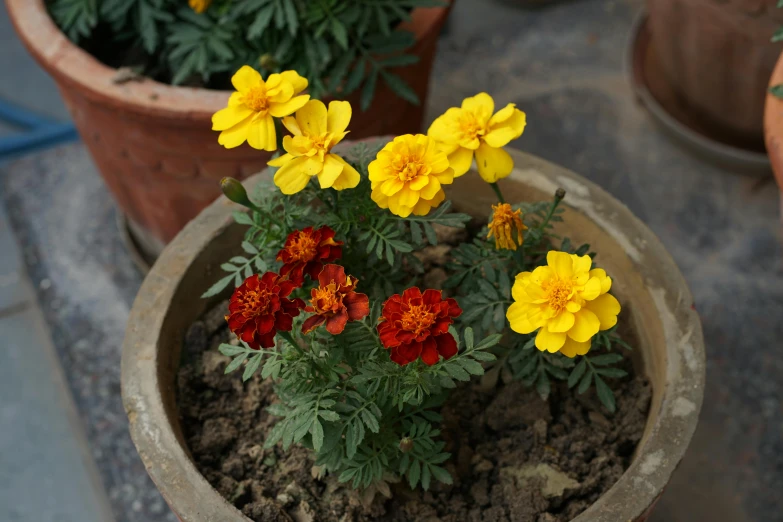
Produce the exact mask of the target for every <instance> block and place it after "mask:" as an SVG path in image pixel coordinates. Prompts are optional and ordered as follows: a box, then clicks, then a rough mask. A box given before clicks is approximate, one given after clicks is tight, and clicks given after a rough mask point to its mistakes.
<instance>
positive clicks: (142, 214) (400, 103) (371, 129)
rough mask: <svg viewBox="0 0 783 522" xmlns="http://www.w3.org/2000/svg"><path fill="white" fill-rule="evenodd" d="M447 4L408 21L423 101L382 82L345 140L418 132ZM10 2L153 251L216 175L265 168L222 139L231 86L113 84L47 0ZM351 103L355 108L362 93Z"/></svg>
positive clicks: (407, 71)
mask: <svg viewBox="0 0 783 522" xmlns="http://www.w3.org/2000/svg"><path fill="white" fill-rule="evenodd" d="M450 4H451V2H449V7H437V8H427V9H424V8H420V9H415V10H414V11H413V13H412V20H411V22H410V23H408V24H404V26H405V28H407V29H410V30H411V31H413V32H414V34H415V35H416V44H415V46H414V47H413V48H412V49H411V51H410V52H411V53H413V54H416V55H417V56H419V58H420V60H419V62H418V63H416V64H413V65H410V66H407V67H404V68H399V69H396V72H397V73H398V74H399V75H400V76H401V77H402V78H403V79H405V80H406V81H407V82H408V84H409V85H410V86H411V87H412V88H413V90H414V91H415V92H416V94H417V95H418V96H419V99H420V100H421V102H422V103H421V104H420V105H419V106H414V105H412V104H410V103H408V102H406V101H405V100H403V99H401V98H399V97H397V96H396V95H394V94H393V93H392V92H391V90H390V89H389V88H388V87H386V85H385V84H383V82H379V83H378V88H377V91H376V95H375V99H374V102H373V104H372V106H371V107H370V109H369V110H368V111H367V112H360V111H359V110H357V111H356V112H355V113H354V117H353V120H352V121H351V127H350V128H351V137H353V138H364V137H369V136H378V135H382V134H405V133H410V132H418V131H420V130H421V128H422V123H423V118H424V103H425V102H426V99H427V90H428V86H429V76H430V70H431V69H432V63H433V59H434V55H435V48H436V44H437V40H438V36H439V33H440V29H441V27H442V26H443V24H444V22H445V20H446V16H447V15H448V12H449V9H450ZM6 6H7V7H8V12H9V14H10V16H11V20H12V22H13V24H14V27H15V28H16V31H17V32H18V34H19V36H20V37H21V39H22V41H23V42H24V43H25V45H26V46H27V48H28V50H29V51H30V52H31V53H32V55H33V56H34V57H35V59H36V60H37V61H38V62H39V63H40V64H41V66H42V67H43V68H44V69H46V70H47V71H48V72H49V74H51V75H52V77H53V78H54V80H55V81H56V82H57V86H58V87H59V89H60V93H61V94H62V96H63V99H64V100H65V103H66V105H67V106H68V109H69V110H70V112H71V115H72V117H73V120H74V123H75V125H76V128H77V129H78V130H79V133H80V134H81V136H82V139H83V140H84V143H85V144H86V145H87V148H88V149H89V151H90V154H91V155H92V157H93V160H94V161H95V164H96V166H97V167H98V170H99V171H100V173H101V175H102V176H103V179H104V180H105V182H106V184H107V185H108V186H109V189H110V190H111V192H112V193H113V195H114V197H115V199H116V200H117V203H118V205H119V206H120V208H121V209H122V211H123V212H124V213H125V214H126V215H127V216H128V218H129V220H130V227H131V230H132V231H133V232H134V233H135V234H134V235H136V236H137V238H139V239H141V243H142V244H143V246H145V247H146V249H148V250H153V251H154V250H158V251H159V250H160V249H161V248H162V246H163V244H165V243H167V242H169V241H170V240H171V239H172V238H173V237H174V236H175V235H176V234H177V232H179V230H180V229H182V227H183V226H185V224H186V223H187V222H188V221H190V220H191V219H192V218H193V217H195V216H196V215H197V214H198V212H199V211H200V210H201V209H202V208H204V207H205V206H206V205H208V204H209V203H210V202H211V201H212V200H214V199H215V197H216V196H217V195H218V194H219V185H218V181H219V180H220V178H222V177H224V176H233V177H237V178H245V177H247V176H249V175H250V174H253V173H255V172H258V171H259V170H261V169H262V168H263V167H264V166H265V165H266V161H267V160H268V159H269V155H268V153H265V152H262V151H257V150H254V149H252V148H250V147H249V146H248V145H247V144H245V145H242V146H241V147H239V148H237V149H233V150H226V149H224V148H223V147H221V146H220V145H218V143H217V133H216V132H214V131H212V130H211V128H212V114H213V113H215V112H216V111H218V110H219V109H221V108H223V107H225V105H226V101H227V100H228V96H229V94H230V93H229V92H228V91H212V90H206V89H194V88H188V87H173V86H171V85H165V84H162V83H158V82H155V81H153V80H149V79H144V80H142V81H132V82H127V83H122V84H118V83H115V81H114V78H115V77H116V74H117V70H116V69H112V68H110V67H108V66H106V65H104V64H102V63H100V62H99V61H98V60H96V59H95V58H93V57H92V56H91V55H89V54H87V53H86V52H85V51H83V50H82V49H80V48H79V47H77V46H76V45H74V44H73V43H71V42H70V41H69V40H68V39H67V38H66V36H65V35H64V34H63V33H62V32H61V31H60V30H59V29H58V28H57V27H56V26H55V24H54V22H53V21H52V20H51V18H50V17H49V15H48V13H47V11H46V8H45V6H44V1H43V0H6ZM349 100H350V101H352V102H353V103H354V107H359V103H358V93H357V94H356V95H355V96H352V97H350V98H349ZM153 253H154V252H153Z"/></svg>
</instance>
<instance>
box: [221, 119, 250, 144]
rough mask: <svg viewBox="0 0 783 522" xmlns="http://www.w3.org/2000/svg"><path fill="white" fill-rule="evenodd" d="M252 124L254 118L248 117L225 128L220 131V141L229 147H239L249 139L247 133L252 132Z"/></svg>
mask: <svg viewBox="0 0 783 522" xmlns="http://www.w3.org/2000/svg"><path fill="white" fill-rule="evenodd" d="M251 125H253V120H252V118H248V119H246V120H245V121H243V122H242V123H239V124H237V125H234V126H233V127H231V128H230V129H226V130H224V131H223V132H221V133H220V136H218V143H219V144H221V145H223V146H224V147H225V148H227V149H233V148H234V147H239V146H240V145H242V144H243V143H244V142H245V141H246V140H247V134H248V132H250V127H251Z"/></svg>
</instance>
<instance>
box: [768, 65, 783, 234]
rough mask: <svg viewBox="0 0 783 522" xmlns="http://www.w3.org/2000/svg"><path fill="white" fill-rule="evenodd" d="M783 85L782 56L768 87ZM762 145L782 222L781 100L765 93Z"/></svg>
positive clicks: (782, 105) (782, 153) (782, 149)
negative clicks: (764, 146) (768, 163)
mask: <svg viewBox="0 0 783 522" xmlns="http://www.w3.org/2000/svg"><path fill="white" fill-rule="evenodd" d="M782 83H783V55H781V57H780V59H778V63H777V65H775V70H774V71H773V72H772V77H771V78H770V80H769V86H770V87H772V86H773V85H780V84H782ZM764 143H765V145H766V146H767V154H769V161H770V163H771V164H772V171H773V172H774V173H775V179H776V180H777V182H778V188H779V189H780V208H781V220H783V100H781V99H780V98H777V97H775V96H773V95H772V94H770V93H769V92H768V93H767V103H766V105H765V106H764Z"/></svg>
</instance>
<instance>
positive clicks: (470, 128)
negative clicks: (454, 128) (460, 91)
mask: <svg viewBox="0 0 783 522" xmlns="http://www.w3.org/2000/svg"><path fill="white" fill-rule="evenodd" d="M459 130H460V132H461V133H462V136H463V138H464V139H466V140H468V141H471V140H474V139H477V138H481V137H482V136H484V134H485V133H486V128H485V126H484V125H482V124H481V123H480V122H479V121H478V118H476V115H475V114H472V113H463V115H462V116H461V117H460V119H459Z"/></svg>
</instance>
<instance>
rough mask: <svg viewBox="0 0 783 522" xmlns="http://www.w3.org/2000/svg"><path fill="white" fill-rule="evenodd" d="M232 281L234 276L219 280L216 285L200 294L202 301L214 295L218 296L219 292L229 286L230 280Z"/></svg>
mask: <svg viewBox="0 0 783 522" xmlns="http://www.w3.org/2000/svg"><path fill="white" fill-rule="evenodd" d="M232 279H234V274H231V275H227V276H226V277H224V278H222V279H220V280H219V281H218V282H217V283H215V284H214V285H212V286H210V287H209V290H207V291H206V292H204V293H203V294H201V298H202V299H206V298H207V297H212V296H214V295H218V294H219V293H220V292H222V291H223V290H225V288H226V287H227V286H228V285H229V284H231V280H232Z"/></svg>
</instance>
